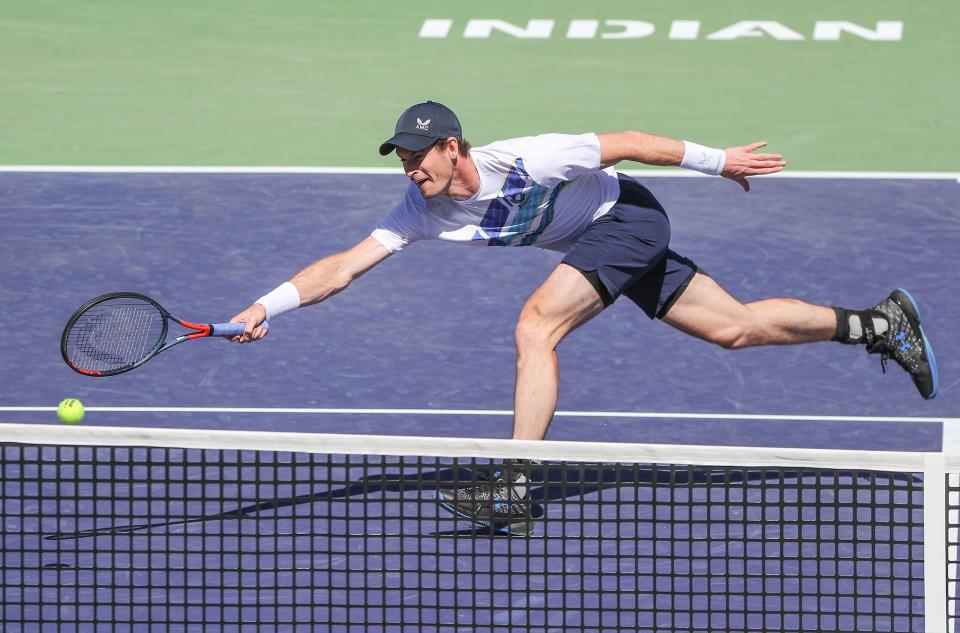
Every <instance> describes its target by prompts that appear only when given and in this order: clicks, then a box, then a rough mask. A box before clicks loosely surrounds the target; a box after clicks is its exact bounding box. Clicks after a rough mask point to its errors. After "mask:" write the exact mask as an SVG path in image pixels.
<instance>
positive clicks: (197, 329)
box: [60, 292, 213, 378]
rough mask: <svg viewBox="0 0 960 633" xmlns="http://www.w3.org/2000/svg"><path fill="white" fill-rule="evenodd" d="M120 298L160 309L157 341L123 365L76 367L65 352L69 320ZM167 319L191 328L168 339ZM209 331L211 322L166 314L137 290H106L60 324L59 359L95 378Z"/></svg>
mask: <svg viewBox="0 0 960 633" xmlns="http://www.w3.org/2000/svg"><path fill="white" fill-rule="evenodd" d="M123 298H130V299H137V300H140V301H144V302H146V303H149V304H151V305H152V306H153V307H155V308H156V309H157V311H158V312H159V313H160V315H161V316H162V317H163V329H162V330H161V331H160V336H159V337H158V339H157V344H156V345H154V347H153V349H152V350H150V351H149V352H147V353H146V354H144V355H143V358H141V359H140V360H138V361H135V362H133V363H130V364H128V365H124V366H123V367H118V368H117V369H108V370H105V371H98V370H93V369H85V368H82V367H77V366H76V365H74V364H73V362H72V361H71V360H70V356H69V355H68V354H67V337H68V336H69V334H70V331H71V330H72V329H73V324H74V323H76V322H77V319H79V318H80V317H81V316H82V315H83V314H84V313H85V312H87V311H88V310H89V309H90V308H92V307H94V306H96V305H98V304H100V303H103V302H105V301H109V300H111V299H123ZM170 321H176V322H177V323H179V324H180V325H182V326H183V327H185V328H187V329H188V330H193V331H192V332H186V333H184V334H181V335H180V336H178V337H176V338H174V339H172V340H169V341H168V340H167V332H168V330H169V327H168V323H169V322H170ZM212 335H213V326H212V325H211V324H209V323H193V322H191V321H184V320H182V319H178V318H177V317H175V316H173V315H172V314H170V312H168V311H167V309H166V308H164V307H163V306H162V305H160V304H159V303H157V301H156V300H155V299H151V298H150V297H148V296H147V295H144V294H140V293H139V292H110V293H108V294H105V295H100V296H99V297H94V298H93V299H90V300H89V301H87V302H86V303H84V304H83V305H82V306H80V307H79V308H77V310H76V312H74V313H73V315H72V316H71V317H70V319H69V320H68V321H67V324H66V325H65V326H64V328H63V334H62V335H61V336H60V355H61V356H63V361H64V362H65V363H66V364H67V365H68V366H69V367H70V369H72V370H74V371H75V372H77V373H79V374H83V375H84V376H94V377H98V378H99V377H102V376H116V375H117V374H123V373H126V372H128V371H130V370H132V369H136V368H137V367H139V366H140V365H142V364H144V363H145V362H147V361H148V360H150V359H151V358H153V357H154V356H156V355H157V354H159V353H160V352H162V351H164V350H168V349H170V348H171V347H173V346H174V345H179V344H180V343H183V342H184V341H189V340H193V339H196V338H205V337H208V336H212Z"/></svg>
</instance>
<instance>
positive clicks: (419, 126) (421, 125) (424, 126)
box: [417, 117, 430, 132]
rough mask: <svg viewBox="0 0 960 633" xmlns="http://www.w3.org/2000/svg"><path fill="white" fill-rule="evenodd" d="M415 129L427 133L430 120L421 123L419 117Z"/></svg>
mask: <svg viewBox="0 0 960 633" xmlns="http://www.w3.org/2000/svg"><path fill="white" fill-rule="evenodd" d="M417 129H418V130H423V131H424V132H426V131H428V130H429V129H430V119H427V120H426V121H421V120H420V117H417Z"/></svg>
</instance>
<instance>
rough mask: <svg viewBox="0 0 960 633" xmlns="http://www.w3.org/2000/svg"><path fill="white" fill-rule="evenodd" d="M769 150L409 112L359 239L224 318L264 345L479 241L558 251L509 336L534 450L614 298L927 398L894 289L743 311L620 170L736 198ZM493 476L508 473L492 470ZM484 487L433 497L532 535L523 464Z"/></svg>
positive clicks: (909, 315) (924, 357) (684, 326)
mask: <svg viewBox="0 0 960 633" xmlns="http://www.w3.org/2000/svg"><path fill="white" fill-rule="evenodd" d="M765 145H766V143H764V142H755V143H752V144H750V145H746V146H741V147H729V148H727V149H713V148H709V147H703V146H701V145H697V144H695V143H691V142H688V141H679V140H674V139H671V138H665V137H661V136H655V135H653V134H646V133H641V132H615V133H604V134H592V133H588V134H579V135H568V134H544V135H541V136H532V137H524V138H514V139H510V140H505V141H499V142H495V143H491V144H490V145H486V146H483V147H477V148H471V146H470V144H469V142H467V141H466V140H464V138H463V133H462V131H461V126H460V121H459V120H458V119H457V116H456V115H455V114H454V113H453V112H452V111H451V110H450V109H449V108H447V107H446V106H444V105H441V104H439V103H435V102H431V101H428V102H426V103H419V104H417V105H414V106H412V107H410V108H408V109H407V110H406V111H405V112H404V113H403V114H402V115H401V116H400V119H399V120H398V121H397V125H396V128H395V133H394V135H393V136H392V137H391V138H389V139H388V140H387V141H386V142H384V143H383V144H382V145H381V146H380V154H381V155H383V156H386V155H388V154H390V153H392V152H394V151H395V152H396V154H397V156H398V158H399V159H400V162H401V163H402V165H403V170H404V172H406V174H407V177H408V178H409V179H410V183H409V184H408V185H407V190H406V193H405V194H404V196H403V198H402V199H401V200H400V201H399V202H398V203H397V205H396V206H395V207H394V208H393V210H392V211H390V213H389V214H388V215H387V217H386V218H385V219H384V220H383V222H381V223H380V225H379V226H378V227H377V228H376V229H375V230H374V231H373V232H372V234H371V235H370V236H369V237H367V238H366V239H364V240H363V241H361V242H360V243H359V244H357V245H355V246H353V247H352V248H350V249H348V250H346V251H344V252H341V253H337V254H334V255H331V256H329V257H325V258H324V259H321V260H319V261H317V262H315V263H313V264H311V265H309V266H308V267H306V268H305V269H304V270H302V271H301V272H299V273H298V274H297V275H295V276H294V277H293V279H291V280H290V281H288V282H286V283H284V284H282V285H280V286H279V287H278V288H276V289H275V290H273V291H272V292H270V293H268V294H267V295H265V296H264V297H262V298H260V299H258V300H257V301H256V302H255V303H254V304H253V305H252V306H250V307H249V308H247V309H246V310H244V311H243V312H241V313H240V314H238V315H237V316H235V317H234V318H233V321H234V322H243V323H245V324H246V329H245V331H244V333H243V336H242V337H237V339H235V340H237V341H238V342H248V341H254V340H258V339H260V338H263V337H264V336H265V335H266V331H265V330H264V329H263V328H262V327H261V326H260V324H261V323H262V322H263V321H264V320H265V319H267V318H269V319H271V320H272V319H274V318H276V317H277V316H279V315H280V314H282V313H284V312H286V311H288V310H292V309H295V308H298V307H301V306H307V305H311V304H314V303H319V302H321V301H324V300H326V299H328V298H329V297H331V296H333V295H335V294H336V293H338V292H340V291H341V290H343V289H344V288H346V287H347V286H348V285H349V284H350V283H351V282H352V281H353V280H354V279H356V278H357V277H359V276H360V275H362V274H363V273H365V272H366V271H368V270H370V269H371V268H373V267H374V266H376V265H377V264H378V263H380V262H382V261H383V260H385V259H386V258H388V257H389V256H390V255H392V254H393V253H396V252H399V251H401V250H403V249H404V248H405V247H407V246H408V245H409V244H411V243H413V242H416V241H418V240H426V239H440V240H445V241H448V242H455V243H459V244H470V245H478V246H537V247H540V248H546V249H550V250H554V251H560V252H562V253H564V257H563V259H562V261H561V263H560V264H559V265H558V266H557V268H556V269H555V270H554V271H553V272H552V273H551V274H550V275H549V277H548V278H547V279H546V281H544V282H543V284H542V285H541V286H540V287H539V288H538V289H537V290H536V291H535V292H534V293H533V295H532V296H531V297H530V298H529V299H528V301H527V303H526V305H525V306H524V308H523V310H522V311H521V314H520V318H519V321H518V323H517V327H516V348H517V374H516V391H515V396H514V427H513V437H514V438H515V439H528V440H535V439H542V438H543V437H544V435H545V433H546V431H547V427H548V425H549V424H550V421H551V419H552V417H553V414H554V409H555V408H556V404H557V390H558V371H559V368H558V363H557V355H556V351H555V350H556V348H557V345H558V344H559V343H560V341H561V340H563V338H564V337H565V336H567V335H568V334H569V333H570V332H572V331H573V330H574V329H576V328H577V327H578V326H580V325H583V324H584V323H586V322H587V321H589V320H590V319H592V318H593V317H595V316H596V315H598V314H600V312H602V311H603V310H604V309H605V308H606V307H607V306H609V305H610V304H612V303H613V302H614V301H616V300H617V299H618V298H620V297H621V296H624V297H626V298H627V299H628V300H630V301H632V302H633V303H635V304H636V305H637V307H639V308H640V310H641V311H642V312H643V313H644V314H645V315H646V316H647V317H649V318H650V319H659V320H661V321H663V322H664V323H667V324H668V325H670V326H672V327H674V328H676V329H678V330H680V331H681V332H685V333H686V334H689V335H691V336H695V337H697V338H700V339H703V340H705V341H709V342H711V343H715V344H717V345H719V346H721V347H723V348H726V349H742V348H746V347H755V346H759V345H789V344H798V343H813V342H816V341H828V340H834V341H838V342H840V343H845V344H853V345H861V346H864V347H865V348H866V350H867V351H868V352H870V353H872V354H880V358H881V364H882V365H883V367H884V369H885V367H886V365H885V363H886V360H887V359H889V358H892V359H893V360H894V361H896V362H897V363H898V364H899V365H900V366H901V367H902V368H903V369H904V370H906V371H907V372H908V373H909V374H910V376H911V377H912V378H913V381H914V384H915V385H916V387H917V389H918V390H919V391H920V395H921V396H923V397H924V398H928V399H929V398H933V397H934V396H935V395H936V392H937V367H936V362H935V360H934V356H933V351H932V349H931V348H930V344H929V342H928V340H927V338H926V336H925V334H924V331H923V329H922V328H921V326H920V318H919V315H918V310H917V306H916V303H915V302H914V300H913V299H912V297H911V296H910V294H909V293H908V292H906V291H905V290H895V291H894V292H892V293H891V294H890V295H889V296H888V297H887V298H885V299H883V300H882V301H880V302H879V303H878V304H877V305H876V306H874V307H873V308H870V309H865V310H848V309H845V308H835V307H827V306H821V305H813V304H809V303H804V302H802V301H798V300H796V299H789V298H777V299H766V300H763V301H755V302H752V303H747V304H743V303H741V302H740V301H738V300H737V299H735V298H734V297H732V296H731V295H730V294H728V293H727V292H726V291H725V290H724V289H723V288H722V287H721V286H720V285H719V284H718V283H717V282H716V281H715V280H714V279H712V278H711V277H710V276H709V275H707V274H706V273H704V272H703V271H702V270H700V269H699V268H698V267H697V265H696V264H695V263H694V262H693V261H692V260H691V259H689V258H687V257H685V256H683V255H681V254H679V253H677V252H675V251H672V250H671V249H670V221H669V220H668V218H667V214H666V212H665V211H664V209H663V207H662V206H661V204H660V203H659V202H658V201H657V199H656V198H655V197H654V196H653V194H652V193H650V191H648V190H647V188H646V187H644V186H643V185H642V184H640V183H639V182H638V181H637V180H635V179H633V178H631V177H629V176H625V175H623V174H618V173H617V172H616V171H615V170H614V165H616V164H617V163H619V162H621V161H624V160H630V161H636V162H640V163H645V164H648V165H674V166H680V167H685V168H687V169H692V170H694V171H699V172H703V173H705V174H711V175H714V176H722V177H724V178H728V179H730V180H732V181H734V182H736V183H737V184H739V185H740V186H741V187H743V190H744V191H749V190H750V183H749V181H748V180H747V178H748V177H750V176H760V175H764V174H773V173H776V172H779V171H781V170H783V168H784V166H785V165H786V162H785V161H784V160H783V157H782V156H781V155H780V154H770V153H759V152H758V150H760V149H761V148H763V147H764V146H765ZM502 472H510V475H509V476H507V475H504V474H502ZM502 472H496V473H495V474H494V475H491V476H492V477H493V478H494V480H495V482H494V484H486V485H485V486H484V489H483V490H479V489H470V487H466V488H461V489H457V490H448V491H443V492H442V495H443V502H444V503H445V504H446V506H447V507H448V508H449V509H451V510H452V511H454V512H456V513H457V514H459V515H461V516H464V517H467V518H470V519H471V520H475V521H477V522H480V523H484V524H487V525H494V526H496V527H498V528H502V529H505V530H506V531H511V532H524V531H525V529H526V528H527V527H529V521H528V520H527V519H528V517H529V508H528V507H527V503H526V498H525V496H526V486H525V485H523V484H524V479H525V478H526V476H525V474H524V472H523V468H519V467H515V468H505V469H503V471H502Z"/></svg>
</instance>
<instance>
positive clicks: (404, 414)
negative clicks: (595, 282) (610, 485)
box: [0, 172, 960, 450]
mask: <svg viewBox="0 0 960 633" xmlns="http://www.w3.org/2000/svg"><path fill="white" fill-rule="evenodd" d="M645 182H646V184H647V185H648V186H649V187H650V188H651V189H652V191H653V192H654V193H655V194H656V195H657V196H658V197H659V198H660V199H661V201H662V202H663V203H664V205H665V207H666V209H667V210H668V213H669V214H670V217H671V220H672V224H673V240H672V246H673V248H674V249H675V250H677V251H679V252H681V253H683V254H685V255H687V256H688V257H691V258H692V259H694V260H695V261H696V262H697V263H698V264H699V265H700V266H701V267H702V268H703V269H705V270H706V271H707V272H708V273H710V274H711V275H713V276H714V277H715V278H716V279H717V280H718V281H719V282H720V283H721V284H722V285H724V286H725V287H726V288H727V289H728V290H729V291H730V292H731V293H732V294H734V295H735V296H736V297H738V298H739V299H741V300H743V301H749V300H755V299H761V298H766V297H773V296H794V297H797V298H799V299H803V300H807V301H811V302H816V303H822V304H831V305H841V306H845V307H851V308H856V309H862V308H865V307H868V306H872V305H874V304H875V303H876V302H878V301H879V300H881V299H882V298H884V297H885V296H886V295H887V293H888V292H889V291H890V290H892V289H893V288H896V287H904V288H907V289H908V290H909V291H910V292H911V293H912V294H913V296H915V297H916V298H917V301H918V303H919V305H920V309H921V316H922V318H923V320H924V324H925V327H926V329H927V332H928V335H929V337H930V339H931V340H932V342H933V344H934V347H935V349H936V352H937V358H938V361H939V368H940V375H941V384H940V391H939V395H938V397H937V398H936V399H935V400H933V401H930V402H927V401H924V400H922V399H921V398H920V397H919V396H918V395H917V393H916V392H915V390H914V387H913V385H912V384H911V382H910V380H909V378H908V376H907V375H906V374H905V373H903V372H902V371H901V370H900V369H899V368H897V367H896V366H895V365H892V364H891V366H890V367H889V368H888V372H887V374H886V375H883V374H882V373H881V368H880V360H879V358H878V357H875V356H868V355H867V354H865V353H863V351H862V349H860V348H854V347H846V346H839V345H836V344H830V343H822V344H816V345H807V346H798V347H788V348H763V349H751V350H745V351H738V352H730V351H726V350H723V349H720V348H717V347H713V346H711V345H709V344H707V343H704V342H701V341H699V340H694V339H691V338H689V337H686V336H684V335H682V334H680V333H678V332H676V331H674V330H672V329H671V328H670V327H668V326H665V325H663V324H662V323H659V322H650V321H648V320H647V319H646V318H645V317H644V316H643V315H642V314H641V313H640V312H638V311H637V310H636V309H635V308H634V307H633V306H632V305H629V304H628V303H629V302H622V303H617V304H615V305H614V306H613V307H612V308H611V309H609V310H608V311H606V312H605V313H604V314H602V315H600V316H599V317H598V318H596V319H595V320H594V321H592V322H591V323H589V324H587V325H586V326H585V327H583V328H582V329H580V330H579V331H577V332H575V333H574V334H573V335H571V336H570V337H569V338H568V340H567V341H565V342H564V343H563V344H562V345H561V347H560V351H559V353H560V362H561V381H562V384H561V396H560V403H559V410H560V411H561V412H564V413H565V414H570V415H564V416H563V417H557V419H556V420H555V421H554V423H553V425H552V426H551V428H550V431H549V434H548V439H558V440H560V439H582V440H590V439H598V438H599V437H601V436H602V438H603V439H608V440H612V441H641V442H662V443H689V442H693V443H717V444H731V445H741V444H746V445H769V444H771V443H775V444H787V445H797V446H815V447H834V448H871V447H878V448H884V449H891V450H906V449H910V448H911V447H921V448H922V447H923V446H927V445H929V444H930V443H936V442H937V441H938V440H936V437H938V431H937V429H936V428H935V427H937V426H938V425H936V424H933V425H927V424H924V423H923V422H912V423H906V422H900V423H890V422H874V421H856V420H850V419H840V420H834V419H828V420H806V421H802V423H797V418H800V419H801V420H802V417H803V416H827V417H830V418H834V417H836V418H851V417H867V418H900V417H910V418H919V419H921V420H922V419H928V418H929V419H939V418H943V417H951V416H957V415H958V413H957V412H958V411H960V406H958V404H960V390H958V388H957V387H958V382H960V378H957V376H958V375H960V371H958V369H960V361H958V354H957V350H958V343H957V342H956V339H954V338H953V331H952V330H953V326H952V323H953V318H954V316H955V315H956V314H958V313H960V297H958V292H957V291H958V283H957V279H958V278H960V275H958V272H960V265H958V263H957V262H958V260H957V258H956V256H955V252H956V247H957V244H960V208H958V205H957V194H958V193H960V184H958V183H957V182H956V181H955V180H951V179H943V180H907V179H902V180H899V179H890V180H882V179H829V178H826V179H789V178H777V179H772V178H768V179H760V178H757V179H754V180H753V191H751V192H750V193H749V194H744V193H743V192H742V191H741V190H740V188H739V187H737V186H736V185H735V184H733V183H731V182H729V181H725V180H721V179H710V178H699V177H697V178H656V177H651V178H647V179H646V180H645ZM404 184H405V178H404V177H403V176H402V175H399V174H397V175H383V174H379V175H371V174H330V173H305V174H292V173H287V174H283V173H213V174H210V173H52V172H47V173H17V172H6V173H2V174H0V191H2V206H0V214H2V219H3V226H4V230H5V234H4V239H3V244H4V246H3V249H2V251H0V263H2V265H3V267H4V270H5V272H6V274H5V275H4V277H3V280H2V282H0V283H2V286H3V287H2V295H3V297H4V302H3V303H4V309H3V310H2V311H0V327H2V329H3V331H4V332H6V333H7V336H5V337H3V338H0V358H3V363H2V365H0V404H2V405H3V406H4V409H3V410H2V411H0V419H2V420H3V421H8V422H38V423H54V422H56V418H55V417H54V415H53V413H52V412H50V411H39V412H38V411H20V410H11V409H12V408H15V407H37V406H39V407H51V406H55V405H56V403H57V402H59V401H60V400H61V399H62V398H64V397H68V396H70V397H78V398H80V399H82V400H83V401H84V403H85V404H86V405H87V406H88V407H92V408H96V407H119V408H131V410H124V411H96V410H93V411H91V412H90V413H89V414H88V416H87V419H86V420H85V421H84V424H88V425H121V426H138V425H147V426H162V427H197V428H233V429H259V430H295V431H313V432H336V433H371V434H386V435H391V434H396V435H429V436H481V437H509V433H510V424H511V423H510V417H509V415H508V414H509V409H510V408H511V407H512V390H513V364H514V349H513V339H512V336H513V326H514V322H515V319H516V317H517V315H518V313H519V311H520V308H521V306H522V305H523V303H524V301H525V299H526V297H527V296H528V295H529V294H530V293H531V292H532V291H533V290H534V289H535V288H536V286H537V285H538V284H539V283H540V282H541V281H542V280H543V279H544V278H545V277H546V276H547V274H548V273H549V272H550V271H551V270H552V268H553V267H554V266H555V265H556V263H557V261H558V260H559V255H558V254H556V253H552V252H546V251H541V250H539V249H534V248H469V247H462V248H460V247H458V246H455V245H449V244H440V243H418V244H415V245H412V246H411V247H410V248H409V249H408V250H407V251H404V252H402V253H399V254H397V255H395V256H394V257H392V258H391V259H389V260H387V261H386V262H384V263H383V264H381V265H380V266H379V267H377V268H376V269H375V270H373V271H371V272H370V273H368V274H367V275H366V276H365V277H363V278H361V279H359V280H357V281H356V282H355V283H354V284H353V285H352V286H351V287H350V288H349V289H347V290H346V291H345V292H344V293H343V294H342V295H340V296H337V297H334V298H333V299H331V300H330V301H328V302H326V303H324V304H322V305H319V306H314V307H311V308H308V309H303V310H299V311H297V312H295V313H292V314H289V315H285V316H283V317H281V319H279V320H278V321H277V322H276V323H274V328H273V330H272V332H271V334H270V336H269V338H268V339H266V340H265V341H262V342H259V343H257V344H254V345H244V346H240V345H232V344H228V343H225V342H222V341H218V340H212V341H200V342H196V343H188V344H186V345H183V346H181V347H179V348H177V349H174V350H171V351H169V352H166V353H165V354H163V355H161V356H159V357H157V358H156V359H154V360H152V361H150V363H149V364H147V365H146V366H144V367H143V368H141V369H139V370H137V371H134V372H131V373H128V374H125V375H121V376H117V377H113V378H104V379H91V378H87V377H83V376H80V375H76V374H74V373H73V372H72V371H71V370H70V369H68V368H67V367H66V366H65V365H64V364H63V362H62V361H61V359H60V357H59V352H58V344H59V336H60V332H61V329H62V327H63V324H64V323H65V322H66V320H67V318H68V317H69V316H70V315H71V313H72V312H73V311H74V310H75V309H76V308H77V307H79V305H80V304H82V303H83V302H84V301H85V300H87V299H88V298H90V297H93V296H95V295H98V294H102V293H106V292H111V291H116V290H131V291H138V292H142V293H144V294H147V295H150V296H153V297H154V298H156V299H157V300H159V301H160V303H162V304H163V305H164V306H165V307H167V308H168V309H169V310H170V311H171V312H172V313H173V314H174V315H176V316H179V317H181V318H185V319H187V320H196V321H218V320H227V319H229V318H230V317H231V316H232V315H233V314H235V313H237V312H239V311H240V310H241V309H243V308H245V307H246V306H247V305H249V303H250V302H252V301H253V300H254V299H255V298H256V297H258V296H260V295H261V294H263V293H264V292H266V291H267V290H270V289H271V288H273V287H274V286H276V285H277V284H278V283H280V282H281V281H283V280H285V279H287V278H289V277H290V276H291V275H292V274H293V273H295V272H297V271H298V270H299V269H300V268H302V267H303V266H304V265H306V264H307V263H309V262H310V261H312V260H314V259H317V258H320V257H322V256H324V255H327V254H330V253H332V252H335V251H337V250H340V249H344V248H347V247H349V246H351V245H352V244H354V243H355V242H357V241H359V240H360V239H362V238H364V237H365V236H366V235H367V234H368V233H369V231H370V230H371V229H372V228H373V227H374V226H375V225H376V223H377V222H378V221H379V220H380V219H381V218H382V217H383V216H384V215H385V214H386V212H387V211H388V210H389V209H390V207H391V205H392V204H393V203H394V201H395V200H397V199H398V197H399V195H400V193H401V192H402V190H403V187H404ZM137 407H151V408H161V409H171V408H187V409H188V410H182V409H180V410H175V411H169V410H166V411H161V412H145V411H140V410H137V409H136V408H137ZM257 408H269V409H270V410H271V411H270V412H260V411H255V412H244V411H246V410H249V409H257ZM291 408H292V409H308V410H311V411H308V412H284V411H283V409H291ZM190 409H192V410H190ZM329 409H335V410H338V412H335V413H324V412H317V411H316V410H329ZM369 409H376V410H378V411H377V412H375V413H374V412H367V413H365V412H363V411H362V410H369ZM409 409H414V410H424V409H430V410H444V411H452V412H454V413H451V414H447V415H426V414H425V413H418V412H415V411H414V412H409V411H407V410H409ZM341 410H342V411H341ZM358 410H361V411H358ZM398 410H399V411H398ZM477 410H479V411H486V412H492V413H490V414H470V411H477ZM577 412H617V413H621V414H632V413H639V414H646V415H647V416H648V417H614V416H603V415H601V416H595V417H583V416H577V415H575V414H576V413H577ZM657 414H663V415H662V416H658V415H657ZM683 414H696V416H701V417H692V418H691V417H684V416H683ZM678 416H679V417H678ZM718 416H720V417H718ZM722 416H731V417H732V419H726V418H724V417H722ZM738 416H745V417H738ZM750 416H783V417H782V418H776V417H774V419H753V418H751V417H750ZM931 427H932V428H931Z"/></svg>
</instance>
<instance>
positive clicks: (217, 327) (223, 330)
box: [210, 321, 270, 337]
mask: <svg viewBox="0 0 960 633" xmlns="http://www.w3.org/2000/svg"><path fill="white" fill-rule="evenodd" d="M260 325H261V327H263V329H265V330H269V329H270V324H269V323H267V322H266V321H264V322H263V323H261V324H260ZM244 327H246V326H245V325H244V324H243V323H211V324H210V336H227V337H229V336H240V335H241V334H243V328H244Z"/></svg>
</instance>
